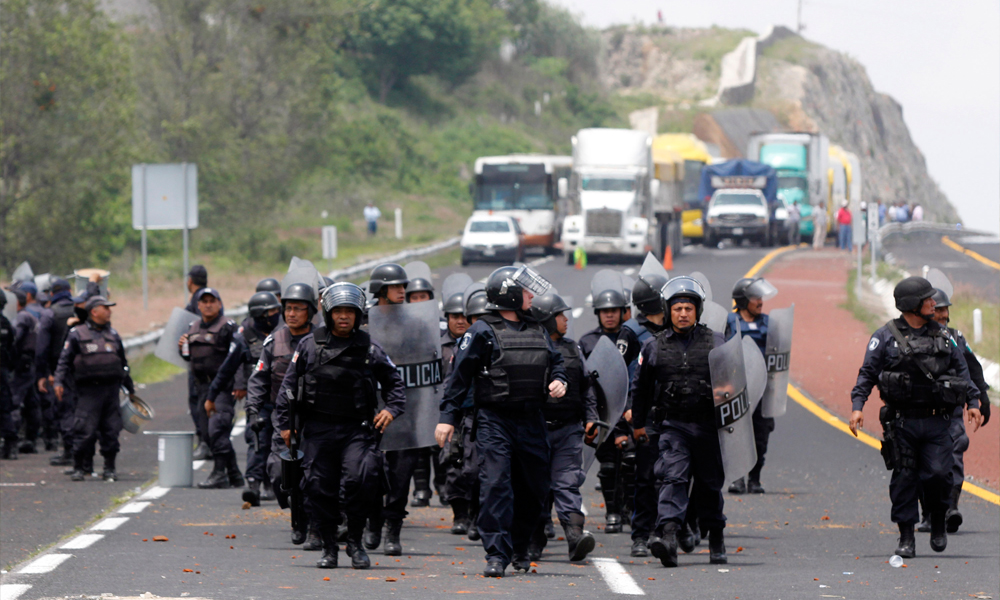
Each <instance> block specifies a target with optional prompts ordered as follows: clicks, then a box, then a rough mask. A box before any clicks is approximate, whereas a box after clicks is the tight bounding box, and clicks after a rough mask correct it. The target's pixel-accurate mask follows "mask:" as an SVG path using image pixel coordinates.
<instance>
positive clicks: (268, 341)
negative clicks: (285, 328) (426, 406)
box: [263, 335, 274, 346]
mask: <svg viewBox="0 0 1000 600" xmlns="http://www.w3.org/2000/svg"><path fill="white" fill-rule="evenodd" d="M273 343H274V336H273V335H268V336H267V337H266V338H264V344H263V345H264V346H266V345H268V344H273Z"/></svg>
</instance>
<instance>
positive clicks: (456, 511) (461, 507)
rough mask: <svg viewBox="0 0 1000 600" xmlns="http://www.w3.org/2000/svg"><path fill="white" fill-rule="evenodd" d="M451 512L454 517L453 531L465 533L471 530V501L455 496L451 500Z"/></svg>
mask: <svg viewBox="0 0 1000 600" xmlns="http://www.w3.org/2000/svg"><path fill="white" fill-rule="evenodd" d="M451 512H452V514H453V515H455V516H454V519H453V520H452V523H451V533H452V534H454V535H465V534H466V533H468V532H469V503H468V501H467V500H465V498H455V500H453V501H452V502H451Z"/></svg>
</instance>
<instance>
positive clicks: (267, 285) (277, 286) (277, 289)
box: [254, 277, 281, 302]
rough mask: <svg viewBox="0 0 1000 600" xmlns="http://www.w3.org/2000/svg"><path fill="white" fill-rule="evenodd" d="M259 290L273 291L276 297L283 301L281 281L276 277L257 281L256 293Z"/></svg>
mask: <svg viewBox="0 0 1000 600" xmlns="http://www.w3.org/2000/svg"><path fill="white" fill-rule="evenodd" d="M259 292H271V293H272V294H274V297H275V298H277V299H278V302H281V283H279V282H278V280H277V279H275V278H274V277H267V278H266V279H261V280H260V281H258V282H257V288H256V289H254V293H259Z"/></svg>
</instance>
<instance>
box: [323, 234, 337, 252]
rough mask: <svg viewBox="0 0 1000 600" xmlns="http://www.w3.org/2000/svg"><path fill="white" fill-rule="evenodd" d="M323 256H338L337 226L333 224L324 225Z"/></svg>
mask: <svg viewBox="0 0 1000 600" xmlns="http://www.w3.org/2000/svg"><path fill="white" fill-rule="evenodd" d="M323 258H327V259H331V260H332V259H334V258H337V228H336V227H334V226H333V225H325V226H324V227H323Z"/></svg>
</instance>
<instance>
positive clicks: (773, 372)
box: [761, 304, 795, 418]
mask: <svg viewBox="0 0 1000 600" xmlns="http://www.w3.org/2000/svg"><path fill="white" fill-rule="evenodd" d="M794 322H795V305H794V304H793V305H792V306H790V307H789V308H779V309H776V310H772V311H771V313H770V315H768V318H767V342H766V344H765V345H764V361H765V363H766V364H767V388H766V389H765V390H764V397H763V398H762V399H761V402H762V403H763V406H762V408H761V413H762V414H763V415H764V416H765V417H769V418H771V417H780V416H781V415H783V414H785V409H786V408H787V406H788V367H789V365H790V359H791V354H792V324H793V323H794Z"/></svg>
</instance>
